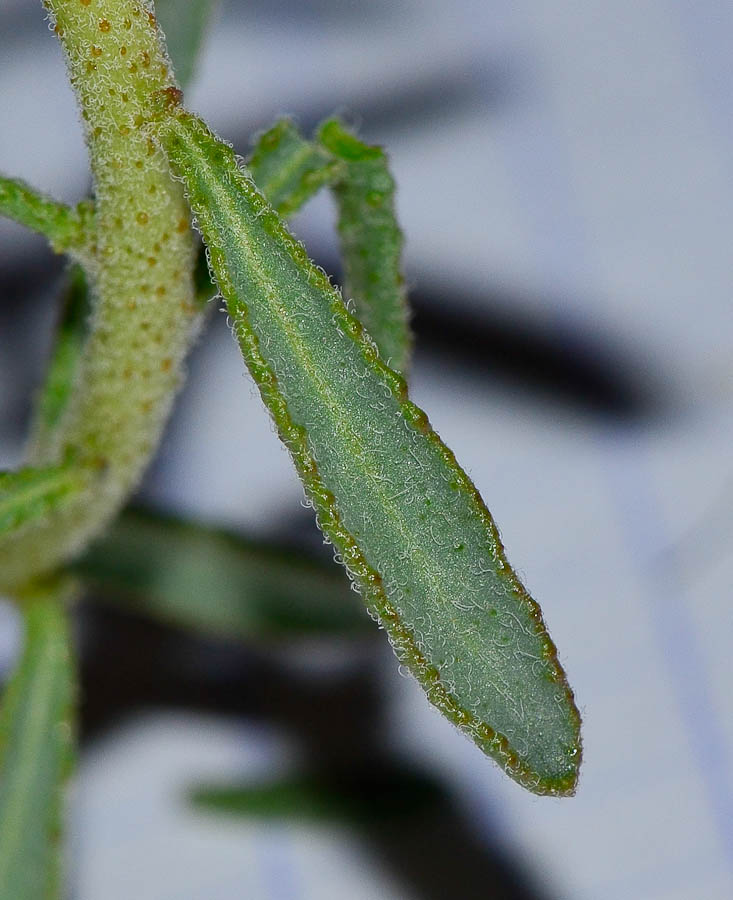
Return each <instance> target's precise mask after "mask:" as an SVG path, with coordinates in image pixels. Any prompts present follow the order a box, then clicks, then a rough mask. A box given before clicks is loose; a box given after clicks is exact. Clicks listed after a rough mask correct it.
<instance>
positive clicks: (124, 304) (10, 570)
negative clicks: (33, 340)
mask: <svg viewBox="0 0 733 900" xmlns="http://www.w3.org/2000/svg"><path fill="white" fill-rule="evenodd" d="M45 5H46V7H47V9H48V11H49V13H50V15H51V17H52V20H53V23H54V30H55V32H56V33H57V35H58V36H59V38H60V39H61V42H62V45H63V48H64V51H65V53H66V58H67V63H68V68H69V73H70V78H71V83H72V84H73V86H74V89H75V91H76V94H77V97H78V100H79V103H80V106H81V114H82V118H83V120H84V127H85V132H86V139H87V144H88V147H89V155H90V161H91V168H92V175H93V179H94V196H95V207H96V214H95V216H94V228H95V229H96V235H95V238H96V240H95V245H96V264H95V265H94V267H93V268H92V270H91V271H89V272H88V275H89V277H90V285H91V289H92V298H93V306H92V318H91V327H90V334H89V338H88V341H87V345H86V348H85V352H84V357H83V360H82V363H81V366H80V371H79V375H78V379H77V382H76V385H75V390H74V393H73V396H72V398H71V400H70V403H69V406H68V411H67V412H66V414H65V416H64V419H63V421H62V422H61V423H60V426H59V428H58V429H57V430H56V431H55V432H54V433H53V436H52V438H50V439H47V440H45V441H44V442H42V443H41V444H39V445H38V446H37V447H36V448H35V449H34V453H33V457H34V458H33V462H34V463H36V464H38V463H52V462H56V461H58V460H59V459H60V458H68V457H69V456H70V457H71V458H72V459H73V460H74V463H75V465H78V466H80V467H82V468H84V469H85V470H87V471H88V472H89V473H90V474H91V477H90V480H89V482H88V484H89V487H88V488H87V489H86V490H85V491H83V492H80V494H79V496H78V498H76V502H74V503H71V504H66V505H65V507H64V508H63V510H60V511H57V512H55V513H51V514H50V515H49V516H48V517H46V518H45V519H44V520H43V521H41V522H38V523H34V525H33V527H30V528H28V529H27V530H25V531H21V532H19V533H18V535H17V536H15V537H14V538H13V539H12V540H10V541H8V542H5V543H3V544H2V546H0V572H1V573H2V574H1V575H0V588H2V587H5V588H8V587H13V586H16V585H17V584H19V583H22V582H24V581H26V580H28V579H29V578H31V577H35V576H37V575H38V574H39V573H41V572H44V571H47V570H50V569H52V568H53V567H54V566H56V565H58V564H59V563H61V562H63V561H64V560H66V559H67V558H69V557H70V556H72V555H73V554H74V553H75V552H77V551H78V550H80V549H81V548H82V547H83V546H84V545H85V544H86V543H87V542H88V540H89V539H90V538H91V537H93V536H94V535H95V534H96V533H97V532H99V531H100V529H101V528H102V527H103V526H104V525H105V524H106V523H107V521H108V520H109V519H110V518H111V516H113V515H114V514H115V513H116V511H117V510H118V509H119V507H120V505H121V504H122V502H123V501H124V499H125V498H126V497H127V495H128V494H129V493H130V491H131V490H132V489H133V488H134V487H135V485H136V484H137V482H138V480H139V477H140V475H141V472H142V470H143V468H144V466H145V464H146V462H147V461H148V459H149V458H150V455H151V453H152V452H153V450H154V449H155V447H156V446H157V443H158V440H159V438H160V434H161V431H162V428H163V425H164V424H165V421H166V418H167V416H168V412H169V410H170V406H171V401H172V398H173V395H174V393H175V390H176V387H177V385H178V383H179V381H180V377H181V367H182V362H183V358H184V356H185V353H186V350H187V348H188V346H189V345H190V343H191V340H192V337H193V335H194V333H195V330H196V325H197V323H198V309H197V307H196V305H195V304H194V289H193V263H194V244H193V238H192V235H191V231H190V227H189V213H188V208H187V206H186V204H185V202H184V199H183V194H182V191H181V189H180V187H179V185H177V184H174V183H173V182H172V180H171V178H170V175H169V173H168V169H167V165H166V162H165V160H164V158H163V156H162V154H161V152H160V151H159V150H158V149H157V148H156V147H155V146H154V145H153V143H152V141H151V140H150V139H149V137H148V136H147V135H146V134H145V133H144V131H143V130H142V128H141V126H142V124H143V122H144V121H145V120H146V118H147V117H148V115H149V109H150V102H151V97H152V96H153V95H154V94H156V93H160V92H161V91H168V92H170V93H171V95H176V94H177V93H178V91H177V87H176V84H175V81H174V78H173V74H172V71H171V67H170V62H169V59H168V57H167V54H166V51H165V48H164V46H163V44H162V42H161V38H160V33H159V31H158V28H157V24H156V20H155V16H154V15H153V13H152V11H151V10H150V9H149V8H148V7H147V6H146V5H145V4H144V3H142V2H140V0H46V2H45Z"/></svg>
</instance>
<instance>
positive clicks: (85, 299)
mask: <svg viewBox="0 0 733 900" xmlns="http://www.w3.org/2000/svg"><path fill="white" fill-rule="evenodd" d="M90 311H91V310H90V303H89V291H88V289H87V282H86V278H85V276H84V270H83V269H82V267H81V266H72V267H71V269H70V271H69V275H68V283H67V287H66V296H65V298H64V306H63V311H62V314H61V322H60V325H59V328H58V331H57V334H56V343H55V345H54V350H53V354H52V356H51V362H50V364H49V367H48V371H47V373H46V380H45V382H44V385H43V387H42V389H41V391H40V393H39V395H38V398H37V401H36V409H35V421H34V427H33V441H32V444H33V447H34V453H35V454H36V456H37V457H38V458H40V457H41V456H42V454H43V453H44V450H45V448H46V447H47V445H48V444H49V443H50V442H51V441H52V440H53V434H54V432H55V430H56V428H57V427H58V425H59V422H60V421H61V417H62V416H63V414H64V412H65V410H66V408H67V406H68V403H69V400H70V399H71V396H72V392H73V389H74V384H75V382H76V376H77V374H78V372H79V364H80V362H81V357H82V351H83V350H84V342H85V340H86V336H87V332H88V328H87V320H88V318H89V314H90Z"/></svg>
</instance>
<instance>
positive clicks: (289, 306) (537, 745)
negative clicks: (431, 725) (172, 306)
mask: <svg viewBox="0 0 733 900" xmlns="http://www.w3.org/2000/svg"><path fill="white" fill-rule="evenodd" d="M155 130H156V133H157V138H158V140H159V141H160V143H161V145H162V147H163V149H164V151H165V153H166V154H167V156H168V159H169V162H170V165H171V168H172V170H173V172H174V174H175V175H177V176H178V177H180V178H181V179H182V180H183V182H184V186H185V188H186V191H187V196H188V199H189V202H190V204H191V207H192V209H193V211H194V213H195V215H196V217H197V219H198V222H199V225H200V227H201V230H202V232H203V237H204V241H205V243H206V244H207V246H208V249H209V254H210V261H211V266H212V269H213V271H214V274H215V276H216V279H217V282H218V284H219V287H220V290H221V292H222V295H223V296H224V299H225V300H226V303H227V306H228V311H229V315H230V317H231V319H232V322H233V327H234V332H235V335H236V337H237V339H238V341H239V344H240V348H241V350H242V354H243V356H244V359H245V361H246V363H247V365H248V367H249V369H250V372H251V373H252V376H253V377H254V379H255V381H256V383H257V385H258V387H259V390H260V393H261V396H262V398H263V400H264V402H265V404H266V406H267V407H268V409H269V411H270V413H271V415H272V417H273V420H274V422H275V424H276V426H277V429H278V431H279V434H280V437H281V438H282V440H283V441H284V443H285V444H286V446H287V447H288V449H289V450H290V453H291V455H292V458H293V461H294V463H295V465H296V468H297V470H298V472H299V474H300V477H301V479H302V481H303V484H304V486H305V490H306V494H307V496H308V498H309V500H310V501H311V502H312V504H313V505H314V507H315V510H316V514H317V517H318V521H319V524H320V527H321V528H322V529H323V531H324V532H325V534H326V535H327V537H328V538H329V539H330V540H331V541H332V542H333V544H334V545H335V547H336V550H337V552H338V554H339V556H340V558H341V560H342V561H343V562H344V563H345V565H346V566H347V569H348V571H349V573H350V574H351V576H352V578H354V579H355V581H356V584H357V585H358V587H359V589H360V590H361V592H362V594H363V596H364V598H365V600H366V603H367V605H368V607H369V609H370V611H371V612H372V614H373V615H375V616H376V617H377V618H378V619H379V621H380V623H381V624H382V626H383V627H384V628H385V629H386V631H387V633H388V635H389V637H390V640H391V642H392V644H393V646H394V648H395V651H396V653H397V655H398V657H399V658H400V659H401V660H402V662H403V663H404V664H405V665H406V666H407V667H408V668H409V669H410V670H411V672H412V673H413V674H414V675H415V677H416V678H417V680H418V681H419V682H420V684H421V685H422V686H423V688H424V689H425V691H426V693H427V695H428V698H429V699H430V701H431V702H432V703H433V704H435V706H437V707H438V708H439V709H440V710H441V711H442V712H443V713H444V714H445V715H446V716H447V717H448V718H449V719H450V720H451V721H453V722H454V723H455V724H456V725H458V726H459V727H460V728H461V729H462V730H463V731H464V732H465V733H466V734H467V735H468V736H470V737H471V738H472V739H473V740H474V741H475V742H476V743H477V744H478V745H479V747H481V749H483V750H484V751H485V752H486V753H487V754H489V755H490V756H492V757H493V758H494V759H496V760H497V761H498V762H499V763H500V764H501V765H502V766H503V767H504V769H505V770H506V771H507V772H508V773H509V774H510V775H511V776H512V777H513V778H515V779H516V780H517V781H519V782H520V783H521V784H522V785H524V786H525V787H527V788H529V789H530V790H533V791H536V792H538V793H555V794H568V793H572V792H573V790H574V788H575V784H576V780H577V774H578V767H579V762H580V756H581V752H580V736H579V726H580V720H579V716H578V712H577V709H576V707H575V704H574V701H573V695H572V692H571V690H570V688H569V686H568V684H567V681H566V678H565V674H564V672H563V670H562V668H561V666H560V664H559V662H558V660H557V654H556V651H555V647H554V645H553V643H552V641H551V640H550V637H549V635H548V634H547V631H546V629H545V626H544V623H543V621H542V617H541V614H540V610H539V607H538V605H537V604H536V603H535V601H534V600H533V599H532V598H531V597H530V596H529V594H528V593H527V591H526V590H525V588H524V587H523V586H522V584H521V583H520V581H519V579H518V578H517V576H516V575H515V573H514V572H513V570H512V569H511V567H510V566H509V564H508V562H507V560H506V557H505V554H504V548H503V546H502V544H501V541H500V539H499V535H498V532H497V529H496V526H495V525H494V522H493V519H492V518H491V516H490V514H489V512H488V510H487V509H486V507H485V505H484V504H483V501H482V500H481V498H480V496H479V494H478V492H477V490H476V488H475V487H474V485H473V484H472V482H471V481H470V479H469V478H468V476H467V475H466V474H465V473H464V472H463V470H462V469H461V468H460V467H459V466H458V464H457V462H456V460H455V457H454V456H453V454H452V453H451V452H450V450H448V448H447V447H446V446H445V445H444V444H443V443H442V441H441V440H440V439H439V438H438V436H437V435H436V434H435V432H434V431H433V430H432V428H431V427H430V424H429V422H428V419H427V417H426V415H425V414H424V413H423V412H422V411H421V410H420V409H419V408H418V407H417V406H415V405H414V404H413V403H411V402H410V400H409V399H408V397H407V390H406V385H405V382H404V380H403V379H402V378H401V377H400V376H399V375H398V374H397V373H395V372H394V371H393V370H391V369H389V368H388V367H387V366H386V365H385V364H384V362H382V360H381V359H380V357H379V354H378V352H377V349H376V347H375V345H374V342H373V341H372V340H371V339H370V338H369V336H368V335H367V334H366V332H365V331H364V328H363V326H362V325H361V324H360V322H359V321H358V320H357V319H356V318H354V316H353V315H351V314H350V313H349V311H348V310H347V308H346V306H345V305H344V303H343V301H342V299H341V296H340V294H339V292H338V291H337V290H336V289H335V288H334V287H333V286H332V285H331V283H330V282H329V280H328V278H327V276H326V275H325V274H324V273H323V272H322V271H321V270H320V269H318V268H317V267H316V266H314V265H313V264H312V263H311V262H310V261H309V259H308V257H307V254H306V252H305V249H304V248H303V246H302V245H301V244H300V243H298V242H297V241H296V240H295V239H294V238H293V237H292V235H291V234H290V233H289V232H288V231H287V229H286V228H285V226H284V225H283V223H282V221H281V220H280V218H279V217H278V216H277V214H276V213H275V212H274V211H273V210H272V208H271V207H270V206H269V205H268V204H267V202H266V200H265V199H264V197H263V196H262V194H261V193H260V192H259V191H258V190H257V189H256V187H255V185H254V183H253V181H252V180H251V179H250V178H249V176H248V175H247V173H246V172H245V171H243V170H241V169H240V168H239V167H238V165H237V161H236V158H235V156H234V154H233V152H232V150H231V148H230V147H228V146H227V145H226V144H224V143H222V142H221V141H219V140H218V139H217V138H216V137H215V136H214V135H213V134H212V133H211V132H210V131H209V130H208V128H207V127H206V126H205V125H204V124H203V123H202V122H201V121H200V120H199V119H197V118H195V117H194V116H191V115H189V114H187V113H185V112H183V111H182V110H180V109H178V110H175V111H173V112H171V111H170V108H169V107H168V108H167V109H166V112H164V113H161V116H160V118H159V120H158V121H157V122H156V124H155Z"/></svg>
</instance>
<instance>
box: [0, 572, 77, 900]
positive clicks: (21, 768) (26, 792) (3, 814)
mask: <svg viewBox="0 0 733 900" xmlns="http://www.w3.org/2000/svg"><path fill="white" fill-rule="evenodd" d="M69 591H70V586H69V584H65V585H64V586H63V587H61V588H59V587H47V588H39V589H37V590H35V591H34V593H33V595H32V596H30V597H27V598H26V608H25V649H24V651H23V655H22V658H21V660H20V664H19V665H18V667H17V669H16V671H15V673H14V674H13V676H12V678H11V680H10V683H9V684H8V686H7V687H6V689H5V692H4V695H3V697H2V706H1V707H0V895H2V897H7V898H8V900H10V898H12V900H41V898H48V900H51V898H58V897H60V896H61V889H60V885H59V868H60V853H59V847H58V844H59V836H60V824H61V812H62V792H61V788H62V784H63V781H64V779H65V777H66V776H67V775H68V772H69V769H70V766H71V757H72V733H73V730H72V722H71V719H72V701H73V696H74V686H73V685H74V674H73V665H72V662H71V655H70V651H69V641H70V638H69V627H68V622H67V619H66V613H65V611H64V608H63V603H64V601H66V600H68V594H69Z"/></svg>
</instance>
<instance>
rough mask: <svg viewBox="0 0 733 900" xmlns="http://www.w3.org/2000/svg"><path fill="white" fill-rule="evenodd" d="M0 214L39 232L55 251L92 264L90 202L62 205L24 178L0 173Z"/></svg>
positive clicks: (92, 238) (92, 226) (91, 208)
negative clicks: (8, 176) (19, 178)
mask: <svg viewBox="0 0 733 900" xmlns="http://www.w3.org/2000/svg"><path fill="white" fill-rule="evenodd" d="M0 215H2V216H6V217H7V218H9V219H14V220H15V221H16V222H19V223H20V224H21V225H25V226H26V228H30V229H31V230H32V231H37V232H38V233H39V234H42V235H43V236H44V237H46V238H47V239H48V242H49V243H50V244H51V247H52V248H53V249H54V250H55V251H56V253H71V254H72V255H74V256H75V257H76V258H77V259H79V260H80V261H81V262H84V263H85V264H86V265H89V266H91V265H92V261H91V260H92V255H93V250H92V247H91V245H92V244H93V242H94V224H93V222H94V210H93V207H92V204H91V203H88V202H83V203H79V204H78V205H77V206H76V207H71V206H65V205H64V204H63V203H57V202H56V201H55V200H51V199H50V198H49V197H45V196H44V195H43V194H41V193H39V192H38V191H36V190H34V189H33V188H32V187H30V186H29V185H27V184H26V183H25V182H23V181H20V180H18V179H14V178H5V177H3V176H2V175H0Z"/></svg>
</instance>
